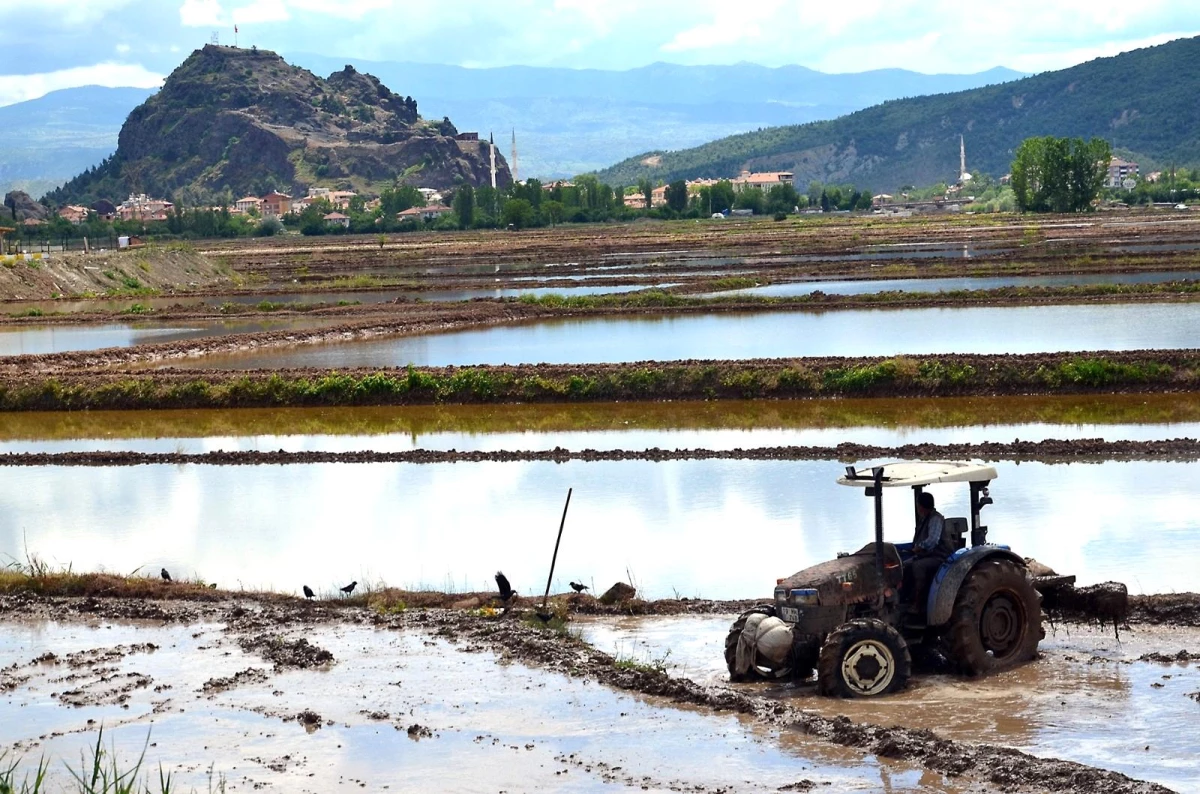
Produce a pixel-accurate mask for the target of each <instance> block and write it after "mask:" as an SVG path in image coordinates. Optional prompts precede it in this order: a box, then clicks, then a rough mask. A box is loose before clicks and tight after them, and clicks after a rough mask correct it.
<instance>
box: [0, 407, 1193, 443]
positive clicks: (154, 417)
mask: <svg viewBox="0 0 1200 794" xmlns="http://www.w3.org/2000/svg"><path fill="white" fill-rule="evenodd" d="M1196 437H1200V398H1196V397H1194V396H1192V395H1177V394H1168V395H1163V394H1159V395H1154V394H1134V395H1103V396H1080V395H1056V396H1049V397H1022V396H1012V397H1004V398H995V397H970V398H937V399H918V398H905V399H825V400H796V401H788V400H783V401H780V400H741V401H736V402H720V403H718V402H675V403H668V402H651V403H596V404H569V403H567V404H558V405H553V404H551V405H546V404H524V405H522V404H517V405H502V406H488V405H445V406H377V407H343V408H271V409H239V410H237V411H226V410H220V409H207V410H169V411H79V412H29V413H12V414H9V415H8V416H6V417H5V423H4V427H3V428H2V429H0V453H6V452H11V453H21V452H69V451H75V452H89V451H117V450H123V451H133V452H186V453H202V452H211V451H216V450H226V451H235V450H238V451H240V450H256V451H264V452H273V451H277V450H284V451H287V452H305V451H308V452H350V451H364V450H370V451H378V452H402V451H408V450H416V449H427V450H451V449H453V450H547V449H554V448H555V447H564V448H566V449H572V450H582V449H595V450H612V449H650V448H654V447H658V448H662V449H715V450H731V449H736V448H752V447H767V446H791V445H796V446H833V445H837V444H840V443H843V442H848V443H857V444H871V445H876V446H899V445H902V444H907V443H917V442H928V443H936V444H955V443H983V442H989V441H990V442H998V443H1000V442H1011V441H1013V440H1014V439H1018V438H1019V439H1021V440H1023V441H1043V440H1046V439H1059V440H1070V439H1090V438H1104V439H1106V440H1109V441H1151V440H1164V439H1174V438H1196Z"/></svg>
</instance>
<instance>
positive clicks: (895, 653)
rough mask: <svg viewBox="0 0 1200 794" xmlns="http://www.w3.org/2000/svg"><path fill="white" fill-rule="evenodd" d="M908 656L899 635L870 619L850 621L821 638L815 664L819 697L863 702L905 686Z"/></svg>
mask: <svg viewBox="0 0 1200 794" xmlns="http://www.w3.org/2000/svg"><path fill="white" fill-rule="evenodd" d="M911 671H912V656H911V655H910V654H909V651H908V643H906V642H905V641H904V638H903V637H902V636H900V632H898V631H896V630H895V629H894V628H892V627H891V626H889V625H888V624H886V623H884V622H883V621H881V620H875V619H873V618H863V619H859V620H852V621H850V622H849V623H846V624H844V625H842V626H841V627H839V628H838V629H837V630H836V631H834V632H833V633H832V634H830V635H829V636H828V637H826V638H825V644H824V645H822V646H821V655H820V658H819V659H818V661H817V689H818V690H819V691H820V693H821V694H822V695H826V696H829V697H843V698H865V697H876V696H877V695H887V694H890V693H892V692H899V691H900V690H901V689H904V687H906V686H907V685H908V676H909V674H910V673H911Z"/></svg>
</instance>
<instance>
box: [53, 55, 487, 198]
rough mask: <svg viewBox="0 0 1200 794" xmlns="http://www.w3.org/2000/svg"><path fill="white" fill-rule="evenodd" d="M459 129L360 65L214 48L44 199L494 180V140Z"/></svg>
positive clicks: (177, 74) (185, 67)
mask: <svg viewBox="0 0 1200 794" xmlns="http://www.w3.org/2000/svg"><path fill="white" fill-rule="evenodd" d="M456 134H457V130H456V129H455V128H454V126H453V124H451V123H449V122H448V121H440V122H429V121H425V120H424V119H422V118H421V117H420V115H419V114H418V110H417V102H416V100H414V99H413V98H412V97H411V96H401V95H399V94H395V93H393V92H392V91H391V90H389V89H388V88H387V87H386V86H385V85H384V84H383V83H382V82H380V81H379V80H378V79H377V78H375V77H372V76H371V75H368V74H363V73H361V72H358V71H357V70H355V69H353V68H351V67H346V68H344V69H342V70H340V71H338V72H335V73H334V74H332V75H330V76H329V78H328V79H321V78H320V77H317V76H316V75H314V74H312V73H311V72H309V71H307V70H305V69H301V68H298V67H295V66H291V65H289V64H288V63H287V62H285V61H284V60H283V59H282V58H281V57H279V56H278V55H276V54H275V53H273V52H268V51H266V50H244V49H236V48H233V47H220V46H215V45H208V46H205V47H204V48H203V49H201V50H197V51H195V52H194V53H192V54H191V55H190V56H189V57H188V58H187V60H185V61H184V62H183V63H182V64H181V65H180V66H179V67H178V68H177V69H175V71H174V72H172V73H171V75H170V76H169V77H168V78H167V79H166V82H165V83H164V84H163V87H162V89H161V90H160V91H159V92H158V93H157V94H155V95H154V96H152V97H150V98H149V99H147V100H146V101H145V102H144V103H143V104H141V105H139V106H137V107H136V108H134V109H133V111H132V112H131V113H130V114H129V117H128V118H127V119H126V120H125V123H124V125H123V126H122V127H121V132H120V135H119V136H118V139H117V151H116V152H115V153H114V154H113V156H112V157H111V158H110V159H109V160H107V161H105V162H104V163H103V164H102V165H100V166H99V167H97V168H95V169H89V170H87V171H85V172H84V173H82V174H80V175H79V176H77V177H76V178H74V179H72V180H71V181H70V182H67V183H66V184H65V185H64V186H63V187H62V188H60V189H58V190H55V191H53V192H51V193H49V194H47V198H49V199H50V200H51V201H52V202H55V203H60V204H61V203H68V202H70V203H91V202H93V201H95V200H97V199H100V198H121V197H123V196H125V195H127V194H129V193H141V192H145V193H148V194H151V195H156V196H164V197H166V196H178V195H181V194H182V195H184V196H185V197H186V198H187V199H189V203H192V202H196V203H207V202H208V201H211V200H213V199H215V198H216V197H218V196H222V197H223V198H224V199H229V198H230V196H232V197H233V198H234V199H236V198H238V197H240V196H242V195H245V194H247V193H253V194H256V195H262V194H264V193H266V192H268V191H270V190H273V189H279V190H284V191H290V192H293V193H294V192H302V191H304V190H305V189H306V188H307V187H309V186H312V185H313V184H322V185H329V186H343V187H350V188H354V189H357V190H379V189H381V188H383V187H386V186H388V185H390V184H391V183H392V182H393V180H395V179H396V178H405V179H407V180H409V181H412V182H414V183H418V184H420V185H422V186H427V187H433V188H449V187H453V186H454V185H456V184H460V183H469V184H475V185H479V184H483V183H484V182H485V181H488V180H489V179H490V176H489V170H488V163H487V161H486V159H485V156H484V148H485V147H484V146H483V145H481V144H480V143H479V142H477V141H462V142H460V141H457V140H456V139H455V137H454V136H455V135H456ZM498 164H499V165H500V167H501V174H500V179H501V181H502V182H504V183H507V182H508V181H510V177H509V175H508V170H507V167H506V166H505V165H504V163H503V160H500V161H499V163H498Z"/></svg>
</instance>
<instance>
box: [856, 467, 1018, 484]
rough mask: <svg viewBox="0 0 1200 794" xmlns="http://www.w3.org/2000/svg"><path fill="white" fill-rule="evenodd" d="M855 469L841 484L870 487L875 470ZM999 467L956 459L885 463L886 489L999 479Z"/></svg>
mask: <svg viewBox="0 0 1200 794" xmlns="http://www.w3.org/2000/svg"><path fill="white" fill-rule="evenodd" d="M875 468H877V467H874V466H870V467H867V468H865V469H857V470H854V474H853V476H851V474H850V472H851V468H850V467H849V466H847V467H846V474H845V475H843V476H841V477H838V485H850V486H854V487H857V488H868V487H870V486H871V485H874V483H875V475H874V474H873V473H872V471H873V469H875ZM996 477H997V474H996V470H995V469H994V468H992V467H991V466H984V465H982V464H979V463H963V462H955V461H929V462H908V461H901V462H898V463H885V464H883V486H884V487H885V488H900V487H913V486H917V485H933V484H934V483H939V482H987V481H989V480H994V479H996Z"/></svg>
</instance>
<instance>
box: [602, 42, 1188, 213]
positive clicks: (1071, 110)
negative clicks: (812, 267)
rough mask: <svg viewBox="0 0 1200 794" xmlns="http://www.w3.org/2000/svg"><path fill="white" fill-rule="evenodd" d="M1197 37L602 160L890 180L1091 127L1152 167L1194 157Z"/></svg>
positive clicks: (926, 179)
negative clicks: (962, 143)
mask: <svg viewBox="0 0 1200 794" xmlns="http://www.w3.org/2000/svg"><path fill="white" fill-rule="evenodd" d="M1198 88H1200V38H1191V39H1179V40H1177V41H1173V42H1170V43H1168V44H1163V45H1161V46H1158V47H1151V48H1147V49H1142V50H1136V51H1133V52H1128V53H1123V54H1121V55H1118V56H1116V57H1113V58H1101V59H1098V60H1095V61H1090V62H1088V63H1085V64H1081V65H1079V66H1075V67H1072V68H1070V69H1064V70H1062V71H1058V72H1047V73H1044V74H1039V75H1036V76H1033V77H1027V78H1025V79H1022V80H1014V81H1012V82H1008V83H1004V84H1002V85H995V86H987V87H984V88H976V89H972V90H969V91H960V92H957V93H950V94H941V95H936V96H926V97H917V98H914V99H901V100H895V101H891V102H885V103H883V104H880V105H877V106H875V107H872V108H868V109H866V110H862V111H859V112H857V113H851V114H849V115H847V116H843V117H842V118H839V119H836V120H833V121H825V122H818V123H814V124H805V125H798V126H789V127H773V128H769V129H763V130H758V131H756V132H750V133H745V134H742V135H734V136H731V137H728V138H722V139H720V140H716V141H713V142H711V143H707V144H704V145H703V146H698V147H695V148H691V149H682V150H679V151H656V152H647V153H645V154H641V155H638V156H636V157H632V158H630V159H628V160H625V161H624V162H621V163H618V164H617V165H615V166H612V167H611V168H608V169H606V170H604V171H601V172H599V174H598V175H599V177H600V179H601V180H603V181H605V182H608V183H610V184H624V185H628V184H634V183H636V182H637V180H638V179H640V178H642V177H649V178H651V179H654V180H663V181H671V180H674V179H692V178H699V177H714V178H715V177H729V176H736V175H737V173H738V172H739V171H740V170H742V169H749V170H755V171H774V170H789V171H793V172H794V173H795V175H796V176H795V178H796V184H797V185H799V186H801V189H803V186H805V185H807V184H808V183H809V182H810V181H814V180H815V181H821V182H850V183H854V184H856V185H858V186H860V187H864V188H867V187H869V188H873V189H875V190H887V191H889V192H890V191H893V190H895V189H897V188H899V187H900V186H902V185H906V184H907V185H928V184H933V183H936V182H938V181H942V180H953V179H955V178H956V177H957V172H958V156H959V136H960V135H962V136H964V137H965V138H966V145H967V165H968V168H970V169H972V170H980V171H984V172H986V173H990V174H992V175H994V176H1000V175H1002V174H1004V173H1006V172H1007V171H1008V169H1009V166H1010V164H1011V162H1012V157H1013V152H1014V151H1015V149H1016V148H1017V147H1018V146H1019V145H1020V144H1021V142H1022V141H1023V140H1024V139H1025V138H1028V137H1032V136H1038V135H1059V136H1081V137H1100V138H1105V139H1107V140H1108V141H1109V142H1110V143H1112V144H1113V147H1114V149H1116V150H1117V151H1118V152H1121V153H1124V154H1127V155H1131V156H1134V157H1136V158H1138V160H1139V164H1140V165H1141V166H1142V170H1143V172H1146V171H1149V170H1150V169H1151V168H1154V167H1158V168H1162V167H1164V166H1169V165H1170V164H1171V163H1176V164H1179V165H1194V164H1200V103H1197V102H1196V99H1195V97H1196V91H1197V89H1198Z"/></svg>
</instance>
